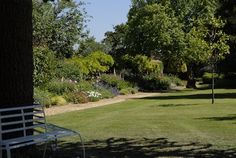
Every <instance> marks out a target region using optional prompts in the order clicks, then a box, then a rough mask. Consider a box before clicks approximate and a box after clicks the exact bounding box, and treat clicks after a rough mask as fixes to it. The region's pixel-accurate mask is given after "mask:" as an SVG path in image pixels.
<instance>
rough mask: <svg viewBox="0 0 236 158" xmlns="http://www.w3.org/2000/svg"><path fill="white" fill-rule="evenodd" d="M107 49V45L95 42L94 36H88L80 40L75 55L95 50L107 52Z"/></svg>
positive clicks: (83, 54)
mask: <svg viewBox="0 0 236 158" xmlns="http://www.w3.org/2000/svg"><path fill="white" fill-rule="evenodd" d="M109 49H110V48H109V47H108V45H106V44H103V43H100V42H96V41H95V38H94V37H88V38H85V39H84V40H82V41H81V42H80V44H79V48H78V50H77V51H76V55H78V56H86V55H88V54H90V53H92V52H95V51H102V52H109Z"/></svg>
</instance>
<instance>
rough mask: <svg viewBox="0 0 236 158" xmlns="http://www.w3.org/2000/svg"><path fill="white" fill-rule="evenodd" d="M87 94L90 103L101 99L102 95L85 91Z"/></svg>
mask: <svg viewBox="0 0 236 158" xmlns="http://www.w3.org/2000/svg"><path fill="white" fill-rule="evenodd" d="M87 94H88V98H89V100H90V101H98V100H99V99H100V98H102V94H101V93H99V92H96V91H87Z"/></svg>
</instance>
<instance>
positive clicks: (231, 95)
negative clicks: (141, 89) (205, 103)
mask: <svg viewBox="0 0 236 158" xmlns="http://www.w3.org/2000/svg"><path fill="white" fill-rule="evenodd" d="M215 98H216V99H236V93H217V94H215ZM141 99H158V100H160V99H161V100H169V99H211V94H210V93H209V94H188V95H174V96H154V97H145V98H141Z"/></svg>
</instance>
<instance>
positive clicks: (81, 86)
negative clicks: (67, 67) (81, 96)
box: [77, 80, 96, 91]
mask: <svg viewBox="0 0 236 158" xmlns="http://www.w3.org/2000/svg"><path fill="white" fill-rule="evenodd" d="M77 88H78V90H79V91H93V90H95V89H96V88H95V87H94V86H93V83H92V82H91V81H84V80H83V81H80V82H79V83H78V84H77Z"/></svg>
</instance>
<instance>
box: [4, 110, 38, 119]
mask: <svg viewBox="0 0 236 158" xmlns="http://www.w3.org/2000/svg"><path fill="white" fill-rule="evenodd" d="M42 113H43V111H41V112H38V111H37V112H24V113H23V114H22V113H19V114H12V115H2V116H1V118H2V119H4V118H14V117H21V116H33V115H36V114H42Z"/></svg>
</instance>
